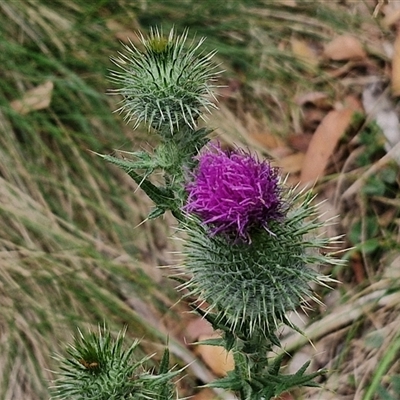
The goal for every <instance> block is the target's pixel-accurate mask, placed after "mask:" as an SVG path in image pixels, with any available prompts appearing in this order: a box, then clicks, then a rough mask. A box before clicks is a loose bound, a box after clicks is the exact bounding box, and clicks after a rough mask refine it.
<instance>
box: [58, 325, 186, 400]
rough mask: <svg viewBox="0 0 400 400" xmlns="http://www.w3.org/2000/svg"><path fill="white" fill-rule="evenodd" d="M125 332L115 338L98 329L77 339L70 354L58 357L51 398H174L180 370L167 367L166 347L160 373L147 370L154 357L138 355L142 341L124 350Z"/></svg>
mask: <svg viewBox="0 0 400 400" xmlns="http://www.w3.org/2000/svg"><path fill="white" fill-rule="evenodd" d="M124 336H125V331H122V332H120V333H119V335H118V337H117V338H116V339H113V338H112V336H111V334H110V332H109V331H107V330H106V328H104V329H100V328H99V332H98V333H89V334H83V333H82V332H81V331H79V336H78V337H77V338H76V339H75V343H74V345H70V346H69V348H68V350H67V352H68V355H69V357H68V358H64V357H62V356H57V357H56V359H57V360H58V361H59V362H60V364H61V371H60V372H58V375H59V378H58V379H57V380H56V381H55V386H54V387H53V388H52V390H53V393H54V396H53V397H52V399H54V400H55V399H60V400H81V399H96V400H128V399H158V400H175V399H176V398H177V396H176V390H175V386H174V383H173V379H174V378H175V377H176V376H177V375H178V374H179V373H181V370H177V371H171V370H169V369H168V364H169V353H168V351H167V350H166V351H165V352H164V356H163V359H162V362H161V365H160V370H159V373H158V374H157V373H156V372H155V371H151V372H149V371H148V366H147V364H148V361H149V360H150V358H151V356H146V357H141V358H140V357H137V355H138V353H139V352H140V349H139V341H137V340H136V341H134V342H133V344H132V345H131V346H130V347H129V348H128V349H124V346H123V340H124Z"/></svg>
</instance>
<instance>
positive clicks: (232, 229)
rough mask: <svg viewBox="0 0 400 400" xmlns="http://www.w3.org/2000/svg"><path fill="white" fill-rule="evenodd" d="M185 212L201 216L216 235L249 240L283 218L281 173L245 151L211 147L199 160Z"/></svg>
mask: <svg viewBox="0 0 400 400" xmlns="http://www.w3.org/2000/svg"><path fill="white" fill-rule="evenodd" d="M198 161H199V164H198V166H197V168H196V170H195V171H194V172H193V180H192V181H191V182H189V183H188V185H187V187H186V190H187V192H188V200H187V204H186V206H185V207H184V210H185V211H187V212H191V213H194V214H196V215H198V216H199V217H200V218H201V219H202V221H203V223H204V224H206V225H209V226H210V227H211V232H212V234H218V233H226V234H228V235H234V236H235V237H240V238H242V239H245V240H249V231H250V230H251V229H252V228H257V227H264V228H266V229H267V230H269V229H268V223H269V221H271V220H279V219H280V218H281V217H282V215H283V211H282V210H283V207H282V200H281V196H280V192H281V189H280V187H279V176H278V170H277V169H276V168H274V167H272V166H271V165H270V164H269V163H268V162H267V161H263V162H260V161H259V160H257V158H256V157H254V156H253V155H251V154H249V153H246V152H245V151H243V150H239V149H237V150H234V151H223V150H222V149H221V148H220V147H219V146H211V147H210V148H208V149H207V151H206V152H204V153H203V154H201V155H200V156H199V157H198Z"/></svg>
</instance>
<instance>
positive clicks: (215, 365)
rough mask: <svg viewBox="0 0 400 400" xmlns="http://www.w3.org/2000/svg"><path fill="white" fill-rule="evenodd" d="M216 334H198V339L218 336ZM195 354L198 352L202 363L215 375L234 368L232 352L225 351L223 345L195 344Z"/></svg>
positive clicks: (223, 373)
mask: <svg viewBox="0 0 400 400" xmlns="http://www.w3.org/2000/svg"><path fill="white" fill-rule="evenodd" d="M218 337H219V336H218V335H215V334H214V335H212V336H210V335H207V336H204V335H203V336H200V337H199V341H202V340H206V339H212V338H218ZM196 354H198V355H199V356H200V357H201V358H202V360H203V361H204V363H205V364H206V365H207V366H208V367H209V368H210V369H211V371H212V372H214V374H215V375H218V376H225V375H226V373H227V372H228V371H231V370H233V369H234V367H235V364H234V361H233V355H232V353H227V352H226V350H225V349H224V348H223V347H219V346H208V345H202V344H200V345H198V346H196Z"/></svg>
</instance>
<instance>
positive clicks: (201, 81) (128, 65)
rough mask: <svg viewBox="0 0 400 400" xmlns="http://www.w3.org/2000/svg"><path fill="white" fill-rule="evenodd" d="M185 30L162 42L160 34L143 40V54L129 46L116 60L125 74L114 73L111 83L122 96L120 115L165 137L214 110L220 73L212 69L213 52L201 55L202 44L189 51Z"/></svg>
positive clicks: (191, 46)
mask: <svg viewBox="0 0 400 400" xmlns="http://www.w3.org/2000/svg"><path fill="white" fill-rule="evenodd" d="M186 39H187V31H185V32H184V33H183V34H182V35H181V36H176V35H175V33H174V31H173V29H172V30H171V31H170V33H169V35H168V37H164V36H163V34H162V32H160V31H159V30H158V29H155V30H151V32H150V36H149V37H148V38H144V37H143V36H141V42H142V44H143V47H144V51H140V50H139V49H138V48H137V47H135V46H134V45H133V44H132V43H130V45H125V46H124V47H125V53H120V56H119V57H118V58H113V59H112V61H113V62H114V64H115V65H117V66H118V67H119V68H120V69H121V71H112V72H111V78H112V80H114V81H115V82H116V83H117V84H118V85H119V86H120V89H118V90H116V91H115V92H116V93H119V94H121V95H122V96H123V97H124V100H123V103H122V106H121V107H120V108H119V110H118V111H120V112H124V113H125V114H126V119H127V120H128V121H131V120H135V128H136V127H137V126H138V125H139V123H141V122H144V123H146V124H148V126H149V128H154V129H155V130H157V131H158V132H159V133H160V134H162V135H164V136H168V135H172V134H174V133H176V131H178V130H179V128H180V127H182V126H184V125H186V126H189V127H190V128H191V129H195V127H196V121H197V119H198V118H199V116H200V115H201V112H202V110H203V109H205V110H206V111H209V112H210V109H211V108H216V106H215V104H214V101H213V100H215V98H214V95H213V93H212V88H213V87H214V86H213V85H211V84H210V83H209V82H212V81H213V80H214V78H215V77H216V75H217V74H218V72H215V68H216V66H213V65H212V64H211V61H210V60H211V58H212V57H213V55H214V54H215V52H211V53H208V54H203V53H200V54H197V50H198V48H199V47H200V46H201V44H202V43H203V42H204V38H203V39H201V40H200V41H199V42H198V44H194V43H193V42H192V43H191V44H190V45H189V46H188V48H187V49H186V48H185V42H186Z"/></svg>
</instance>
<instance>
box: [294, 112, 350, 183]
mask: <svg viewBox="0 0 400 400" xmlns="http://www.w3.org/2000/svg"><path fill="white" fill-rule="evenodd" d="M353 113H354V110H353V109H350V108H344V109H342V110H333V111H330V112H329V113H328V114H327V115H326V116H325V118H324V119H323V120H322V121H321V123H320V125H319V126H318V128H317V130H316V131H315V133H314V135H313V137H312V139H311V142H310V145H309V146H308V150H307V153H306V155H305V158H304V162H303V166H302V169H301V176H300V181H301V182H303V183H309V182H311V183H314V182H315V181H316V180H317V179H318V178H320V177H321V176H323V174H324V171H325V168H326V166H327V164H328V161H329V158H330V156H331V155H332V153H333V151H334V150H335V148H336V145H337V143H338V142H339V139H340V138H341V137H342V136H343V135H344V133H345V132H346V130H347V128H348V127H349V125H350V123H351V119H352V117H353Z"/></svg>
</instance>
